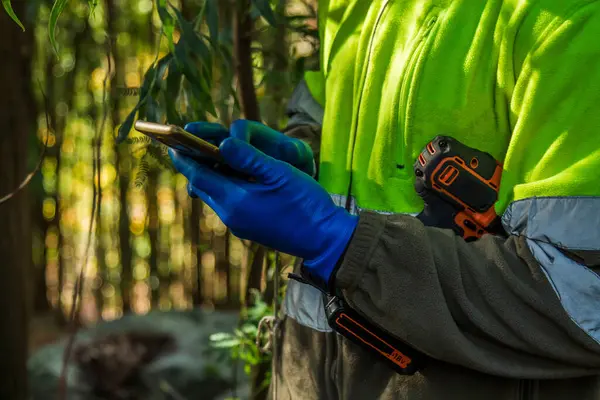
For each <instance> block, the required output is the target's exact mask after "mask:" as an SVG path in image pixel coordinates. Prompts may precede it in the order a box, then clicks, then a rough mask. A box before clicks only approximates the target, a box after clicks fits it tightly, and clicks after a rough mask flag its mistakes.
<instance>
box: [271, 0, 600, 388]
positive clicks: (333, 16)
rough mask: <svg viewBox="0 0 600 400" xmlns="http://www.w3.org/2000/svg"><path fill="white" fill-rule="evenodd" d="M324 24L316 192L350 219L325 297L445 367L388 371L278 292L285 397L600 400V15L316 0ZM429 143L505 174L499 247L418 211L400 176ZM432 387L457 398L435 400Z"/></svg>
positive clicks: (535, 4)
mask: <svg viewBox="0 0 600 400" xmlns="http://www.w3.org/2000/svg"><path fill="white" fill-rule="evenodd" d="M319 29H320V37H321V70H320V71H319V72H314V73H309V74H307V76H306V83H307V85H308V87H309V88H310V93H311V94H312V97H313V98H312V99H311V100H310V101H312V103H313V104H311V105H310V107H306V109H307V110H309V109H313V110H314V109H315V104H319V105H320V106H322V107H323V110H322V119H321V114H320V113H317V114H319V115H318V116H317V117H315V118H314V120H315V121H316V122H318V123H321V124H322V134H321V140H320V163H319V182H320V183H321V184H322V185H323V186H324V187H325V188H326V189H327V190H329V191H330V192H331V194H332V197H333V198H334V199H335V200H336V201H338V202H339V203H338V204H340V205H345V206H348V207H349V210H350V211H351V212H355V213H359V214H360V222H359V227H358V229H357V231H356V233H355V236H354V238H353V240H352V242H351V244H350V247H349V249H348V252H347V254H346V255H345V258H344V260H343V263H342V266H341V268H340V270H339V271H338V273H337V275H336V284H337V286H338V287H339V288H340V289H341V290H342V292H343V293H344V297H345V298H346V300H347V301H348V302H349V303H350V304H351V305H352V307H354V308H355V309H356V310H357V311H359V312H360V313H361V314H363V316H365V317H366V318H367V319H369V320H370V321H371V322H373V323H374V324H377V325H378V326H380V327H381V328H383V329H386V330H387V331H389V332H390V333H391V334H393V335H395V336H397V337H398V338H400V339H402V340H404V341H406V342H408V343H409V344H411V345H413V346H414V347H416V348H418V349H420V350H421V351H423V352H425V353H427V354H429V355H431V356H432V358H433V359H435V360H437V361H434V365H433V366H432V367H430V369H429V371H431V372H430V374H431V375H429V376H428V375H427V373H425V372H424V373H423V374H418V375H417V376H415V377H411V378H406V377H399V376H397V375H396V374H394V373H392V372H388V371H387V370H386V369H385V368H380V367H379V366H377V364H374V360H373V359H372V358H369V357H370V356H369V355H368V354H366V353H364V352H362V351H361V350H358V349H355V348H354V347H353V345H351V344H348V343H346V342H345V341H344V340H343V339H341V338H340V337H338V336H336V335H335V334H333V333H331V332H330V329H329V328H328V327H327V324H326V321H324V311H323V304H322V302H321V299H320V296H318V292H316V291H315V290H314V289H312V288H311V287H309V286H306V285H302V284H299V283H296V282H290V285H289V288H288V293H287V296H286V301H285V308H286V313H287V315H288V316H289V318H288V321H286V326H285V330H284V340H283V350H282V351H283V357H284V360H283V361H282V362H283V367H282V368H283V369H284V370H285V369H286V368H287V370H288V371H287V373H286V374H285V375H283V374H277V373H276V375H278V377H277V378H276V380H277V382H279V383H280V384H281V387H283V388H285V389H280V390H282V391H285V393H286V396H287V397H285V396H282V397H278V398H282V399H286V398H302V399H311V398H315V399H317V398H343V399H362V398H385V399H388V398H389V399H392V398H410V399H413V398H414V399H421V398H422V399H426V398H462V399H468V398H473V399H476V398H482V397H478V396H477V393H478V394H479V396H482V392H481V391H479V392H478V390H483V391H485V392H486V394H485V396H486V398H488V399H496V398H497V399H509V398H527V397H526V396H527V395H528V394H532V393H533V392H536V391H539V393H544V395H543V396H542V395H541V394H540V396H541V397H540V398H562V397H556V396H558V395H559V394H561V393H562V394H564V393H568V391H567V390H566V389H565V392H563V391H562V390H563V388H564V387H563V386H562V384H558V383H548V382H554V381H545V382H546V383H545V384H544V385H542V384H539V383H535V384H533V383H532V382H537V381H532V380H535V379H545V380H546V379H554V378H573V377H584V376H592V377H591V378H585V379H584V378H581V379H582V380H580V381H578V382H579V384H575V383H573V382H574V381H572V380H567V381H561V382H563V383H565V384H566V385H567V387H568V388H569V390H576V389H577V388H575V387H576V386H577V387H578V389H577V390H580V391H579V392H577V393H579V395H580V396H579V397H578V396H575V395H574V397H569V398H597V396H600V394H599V392H598V388H599V387H600V383H598V380H597V378H596V377H595V375H596V374H598V373H599V372H600V311H598V310H600V277H599V276H598V275H597V271H598V269H596V268H597V267H600V112H598V110H597V107H598V105H600V3H599V2H596V1H590V0H585V1H584V0H580V1H565V0H539V1H526V0H512V1H510V0H504V1H501V0H490V1H474V0H320V1H319ZM300 108H301V107H300ZM313 114H314V113H313ZM439 134H445V135H450V136H453V137H455V138H456V139H458V140H459V141H461V142H463V143H465V144H466V145H468V146H470V147H474V148H477V149H480V150H483V151H486V152H489V153H491V154H492V155H493V156H494V157H496V159H498V160H500V161H502V163H503V169H504V170H503V176H502V181H501V188H500V195H499V201H498V203H497V204H496V210H497V212H498V213H499V215H501V216H502V222H503V225H504V228H505V229H506V231H507V233H508V234H509V239H508V240H503V239H499V238H495V237H489V236H486V237H484V238H483V239H481V240H479V241H478V242H475V243H471V244H466V243H464V242H462V241H461V240H460V239H457V238H456V237H454V236H453V235H452V234H451V233H448V232H445V231H442V230H439V229H436V228H427V227H423V226H422V224H420V223H419V222H418V221H417V220H416V219H415V218H413V217H411V216H410V215H414V214H416V213H418V212H419V211H421V209H422V207H423V204H422V201H421V200H420V198H419V197H418V196H417V195H416V194H415V191H414V186H413V185H414V176H413V171H412V164H413V162H414V160H415V159H416V157H417V156H418V154H419V152H420V151H421V150H422V149H423V147H424V146H425V145H426V143H427V142H428V141H430V140H431V139H432V138H433V137H435V136H436V135H439ZM311 329H312V330H311ZM286 354H287V357H286ZM303 355H306V357H304V356H303ZM463 368H466V369H463ZM457 371H458V372H457ZM469 371H470V372H469ZM291 372H293V373H291ZM307 376H308V377H307ZM458 376H460V377H461V378H460V379H458V378H457V377H458ZM492 376H500V377H502V379H500V378H493V377H492ZM444 377H446V378H447V377H454V378H457V379H455V380H454V383H452V384H451V385H449V386H446V388H447V390H450V392H451V393H454V394H456V395H457V396H458V397H452V396H451V395H448V397H431V396H434V394H435V396H438V395H440V394H441V393H444V389H443V385H442V381H443V380H444V379H445V378H444ZM523 379H526V381H523ZM523 382H527V384H526V385H524V384H523ZM436 384H439V385H440V386H439V387H438V386H436ZM302 385H308V386H307V387H310V388H311V389H310V390H313V391H315V393H317V394H316V395H314V394H310V390H309V389H305V390H301V389H299V388H300V387H301V386H302ZM465 386H466V387H465ZM542 386H543V387H542ZM469 387H470V388H472V389H473V392H472V393H471V394H469V392H468V391H469ZM453 388H454V389H453ZM477 388H478V389H477ZM532 388H533V389H532ZM594 388H595V389H594ZM453 390H454V391H455V392H453ZM369 393H371V394H374V393H375V394H377V396H375V395H373V396H372V397H370V395H369ZM571 393H575V392H573V391H571ZM512 394H514V397H512ZM471 395H472V397H469V396H471ZM296 396H301V397H296ZM364 396H367V397H364ZM519 396H521V397H519ZM523 396H525V397H523ZM549 396H550V397H549ZM552 396H554V397H552ZM533 398H536V397H533Z"/></svg>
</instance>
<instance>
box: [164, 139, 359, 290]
mask: <svg viewBox="0 0 600 400" xmlns="http://www.w3.org/2000/svg"><path fill="white" fill-rule="evenodd" d="M220 151H221V155H222V157H223V159H224V160H225V162H226V163H227V164H228V165H229V166H230V167H232V168H233V169H235V170H238V171H240V172H242V173H244V174H247V175H250V176H252V177H253V178H254V180H253V181H245V180H242V179H240V178H236V177H232V176H226V175H223V174H220V173H219V172H217V171H215V170H213V169H212V168H210V167H208V166H206V165H203V164H201V163H198V162H196V161H194V160H192V159H190V158H188V157H186V156H183V155H181V154H178V153H177V152H176V151H174V150H169V154H170V155H171V159H172V160H173V163H174V165H175V168H177V170H178V171H179V172H181V173H182V174H183V175H185V176H186V177H187V178H188V180H189V183H190V185H191V188H192V191H193V193H194V194H196V195H197V196H199V197H200V198H201V199H202V200H203V201H204V202H205V203H206V204H208V205H209V206H210V207H211V208H212V209H213V210H214V211H215V212H216V213H217V214H218V215H219V217H220V218H221V220H222V221H223V222H224V223H225V225H227V226H228V227H229V228H230V229H231V232H232V233H233V234H234V235H236V236H238V237H240V238H242V239H248V240H252V241H255V242H257V243H260V244H262V245H264V246H267V247H271V248H273V249H275V250H279V251H282V252H284V253H288V254H292V255H295V256H298V257H302V258H304V267H305V268H306V269H307V270H308V271H309V272H310V274H311V275H313V276H316V277H318V278H319V279H322V281H323V282H324V283H325V284H326V285H329V283H330V282H329V280H330V277H331V275H332V272H333V271H334V269H335V267H336V264H337V262H338V261H339V259H340V257H341V256H342V255H343V253H344V251H345V250H346V247H347V246H348V243H349V241H350V239H351V237H352V234H353V233H354V230H355V228H356V224H357V222H358V217H356V216H353V215H350V214H349V213H348V212H347V211H346V210H345V209H344V208H342V207H338V206H336V205H335V204H334V203H333V200H332V199H331V198H330V196H329V194H328V193H327V191H325V189H323V187H321V186H320V185H319V184H318V183H317V182H316V181H315V180H314V179H313V178H311V177H310V176H309V175H307V174H306V173H304V172H302V171H300V170H298V169H297V168H295V167H292V166H291V165H290V164H288V163H286V162H282V161H279V160H276V159H274V158H273V157H270V156H268V155H266V154H264V153H263V152H261V151H260V150H258V149H256V148H255V147H253V146H251V145H250V144H248V143H246V142H244V141H242V140H239V139H236V138H227V139H225V140H224V141H223V142H222V143H221V145H220Z"/></svg>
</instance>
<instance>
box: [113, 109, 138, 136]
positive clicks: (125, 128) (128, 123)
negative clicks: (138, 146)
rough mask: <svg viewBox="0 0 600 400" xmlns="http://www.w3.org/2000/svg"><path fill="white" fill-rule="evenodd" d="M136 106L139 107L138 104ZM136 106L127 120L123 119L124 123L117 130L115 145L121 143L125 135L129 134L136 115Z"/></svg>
mask: <svg viewBox="0 0 600 400" xmlns="http://www.w3.org/2000/svg"><path fill="white" fill-rule="evenodd" d="M138 105H139V103H138ZM138 105H136V106H135V108H134V109H133V110H132V111H131V112H130V113H129V115H128V116H127V118H125V121H123V123H122V124H121V126H120V127H119V130H118V133H117V143H120V142H122V141H123V140H124V139H125V138H126V137H127V135H129V132H131V127H132V126H133V120H134V119H135V115H136V114H137V112H138V109H139V106H138Z"/></svg>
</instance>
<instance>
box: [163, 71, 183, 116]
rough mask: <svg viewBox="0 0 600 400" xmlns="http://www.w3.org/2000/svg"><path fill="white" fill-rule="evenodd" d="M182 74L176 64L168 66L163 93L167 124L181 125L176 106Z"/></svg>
mask: <svg viewBox="0 0 600 400" xmlns="http://www.w3.org/2000/svg"><path fill="white" fill-rule="evenodd" d="M182 76H183V74H182V73H181V70H180V69H179V67H178V66H177V63H171V65H170V66H169V75H168V76H167V79H166V88H165V91H164V92H163V95H164V99H165V108H166V110H165V111H166V113H167V122H168V123H169V124H174V125H181V124H182V120H181V115H180V114H179V110H178V107H177V105H178V104H179V93H180V91H181V78H182Z"/></svg>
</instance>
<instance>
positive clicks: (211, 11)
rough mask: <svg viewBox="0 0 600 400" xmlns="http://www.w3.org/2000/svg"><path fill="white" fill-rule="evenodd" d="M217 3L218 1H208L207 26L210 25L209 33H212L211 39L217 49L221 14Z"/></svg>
mask: <svg viewBox="0 0 600 400" xmlns="http://www.w3.org/2000/svg"><path fill="white" fill-rule="evenodd" d="M217 1H218V0H207V1H206V24H207V25H208V31H209V32H210V39H211V41H212V43H213V45H214V46H215V47H216V46H217V43H219V13H218V5H217Z"/></svg>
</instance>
